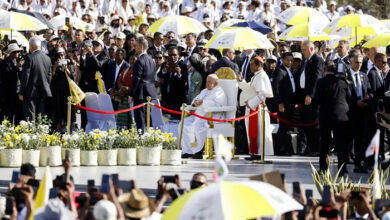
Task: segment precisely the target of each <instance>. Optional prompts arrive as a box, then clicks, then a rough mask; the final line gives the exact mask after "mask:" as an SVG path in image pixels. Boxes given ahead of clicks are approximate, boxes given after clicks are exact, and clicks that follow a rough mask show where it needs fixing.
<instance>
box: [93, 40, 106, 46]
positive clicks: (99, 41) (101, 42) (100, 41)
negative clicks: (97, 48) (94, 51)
mask: <svg viewBox="0 0 390 220" xmlns="http://www.w3.org/2000/svg"><path fill="white" fill-rule="evenodd" d="M92 42H97V43H99V44H100V45H101V46H102V47H104V43H103V41H102V40H100V39H96V40H93V41H92Z"/></svg>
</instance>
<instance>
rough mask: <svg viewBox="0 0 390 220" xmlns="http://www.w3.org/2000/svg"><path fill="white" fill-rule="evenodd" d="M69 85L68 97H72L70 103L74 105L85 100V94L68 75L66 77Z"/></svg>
mask: <svg viewBox="0 0 390 220" xmlns="http://www.w3.org/2000/svg"><path fill="white" fill-rule="evenodd" d="M66 78H67V79H68V84H69V90H70V95H71V96H72V102H73V103H75V104H80V102H81V101H83V99H84V98H85V93H84V92H83V90H81V89H80V87H79V86H78V85H77V84H76V83H75V82H74V81H73V80H72V79H71V78H69V76H68V75H66Z"/></svg>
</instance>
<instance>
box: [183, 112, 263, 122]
mask: <svg viewBox="0 0 390 220" xmlns="http://www.w3.org/2000/svg"><path fill="white" fill-rule="evenodd" d="M257 113H259V111H258V110H257V111H255V112H252V113H251V114H249V115H244V116H241V117H238V118H230V119H217V118H209V117H205V116H202V115H198V114H196V113H195V112H190V115H193V116H195V117H198V118H201V119H204V120H208V121H216V122H231V121H240V120H242V119H245V118H249V117H252V116H254V115H256V114H257Z"/></svg>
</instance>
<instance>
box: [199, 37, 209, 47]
mask: <svg viewBox="0 0 390 220" xmlns="http://www.w3.org/2000/svg"><path fill="white" fill-rule="evenodd" d="M207 42H209V41H208V40H207V39H204V38H203V39H201V40H199V41H198V43H197V45H198V47H204V45H206V44H207Z"/></svg>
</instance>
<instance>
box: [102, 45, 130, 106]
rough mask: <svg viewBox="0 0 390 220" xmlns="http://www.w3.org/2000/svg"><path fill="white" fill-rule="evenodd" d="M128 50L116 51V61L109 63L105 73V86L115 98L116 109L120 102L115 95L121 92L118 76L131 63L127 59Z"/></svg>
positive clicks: (112, 97) (120, 49)
mask: <svg viewBox="0 0 390 220" xmlns="http://www.w3.org/2000/svg"><path fill="white" fill-rule="evenodd" d="M125 57H126V51H125V50H124V49H123V48H119V49H118V50H117V51H116V52H115V60H114V62H109V64H108V65H107V70H106V71H104V73H103V80H104V86H105V87H106V90H107V92H108V93H109V94H110V96H111V99H113V100H112V101H113V106H114V109H115V110H117V109H118V104H119V103H118V102H117V101H115V100H114V97H115V95H116V93H117V92H119V87H118V85H117V82H118V77H119V75H120V74H121V72H122V71H124V70H125V69H128V68H129V67H130V64H129V63H128V62H126V61H125Z"/></svg>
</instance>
